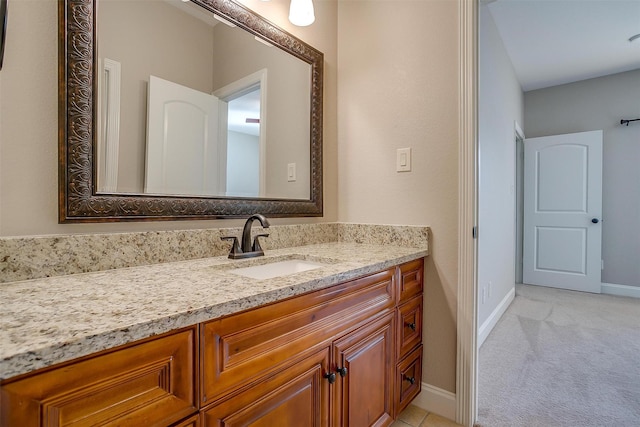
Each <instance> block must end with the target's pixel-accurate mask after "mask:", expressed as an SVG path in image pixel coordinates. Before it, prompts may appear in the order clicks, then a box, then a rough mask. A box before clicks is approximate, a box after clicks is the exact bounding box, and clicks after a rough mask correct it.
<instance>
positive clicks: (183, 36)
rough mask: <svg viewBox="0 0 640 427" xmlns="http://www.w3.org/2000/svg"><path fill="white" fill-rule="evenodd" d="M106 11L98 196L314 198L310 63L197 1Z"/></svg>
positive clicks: (136, 0)
mask: <svg viewBox="0 0 640 427" xmlns="http://www.w3.org/2000/svg"><path fill="white" fill-rule="evenodd" d="M97 11H98V13H97V19H96V26H97V32H96V41H97V51H96V56H97V70H98V73H97V85H98V88H97V89H98V91H97V92H98V96H97V103H96V105H97V110H98V111H97V114H96V120H97V127H96V159H95V162H96V175H95V177H96V192H97V193H98V194H144V195H175V196H214V197H248V198H269V199H303V200H308V199H309V198H310V188H311V161H310V145H311V139H310V133H311V130H310V114H311V111H310V110H311V81H312V67H311V64H310V63H308V62H305V61H303V60H302V59H300V58H298V57H296V56H294V55H292V54H290V53H288V52H286V51H284V50H283V49H281V48H279V47H277V46H274V45H273V44H271V43H269V42H268V41H266V40H265V39H264V38H263V37H259V36H257V35H255V34H253V33H251V32H248V31H246V30H245V29H243V28H241V27H239V26H237V25H236V24H234V23H232V22H231V21H229V20H228V19H224V18H222V19H221V17H220V16H217V15H214V14H213V13H211V11H209V10H206V9H205V8H204V7H202V6H200V5H197V4H194V3H192V2H189V1H187V2H183V1H181V0H152V1H140V0H98V3H97Z"/></svg>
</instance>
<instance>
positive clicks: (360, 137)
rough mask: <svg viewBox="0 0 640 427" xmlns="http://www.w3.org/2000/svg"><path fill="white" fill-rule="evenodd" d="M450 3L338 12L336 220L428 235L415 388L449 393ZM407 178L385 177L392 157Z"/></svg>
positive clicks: (453, 222)
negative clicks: (410, 228) (404, 153)
mask: <svg viewBox="0 0 640 427" xmlns="http://www.w3.org/2000/svg"><path fill="white" fill-rule="evenodd" d="M457 7H458V6H457V2H455V1H450V0H441V1H439V0H430V1H410V0H408V1H405V0H394V1H341V2H339V4H338V16H339V22H338V45H339V49H338V63H339V68H338V76H339V84H338V93H339V98H338V116H339V123H338V147H339V155H338V176H339V181H338V182H339V190H338V194H339V196H338V212H339V214H338V218H339V220H340V221H345V222H365V223H383V224H408V225H428V226H430V227H431V229H432V233H433V234H432V241H431V242H432V245H431V248H432V254H433V255H432V256H430V257H429V258H428V259H427V265H426V269H427V270H426V274H425V276H426V294H425V336H424V338H425V343H426V345H425V352H424V357H425V362H424V368H425V370H424V373H425V375H424V381H425V382H427V383H429V384H431V385H434V386H436V387H440V388H443V389H445V390H448V391H451V392H455V369H456V293H457V261H456V260H457V221H458V212H457V209H458V202H457V197H458V168H457V165H458V133H457V129H458V127H457V123H458V122H457V120H458V69H459V59H458V33H459V31H458V9H457ZM403 147H410V148H411V149H412V157H413V161H412V171H411V172H404V173H397V172H396V171H395V164H396V149H398V148H403Z"/></svg>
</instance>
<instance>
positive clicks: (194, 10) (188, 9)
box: [164, 0, 220, 27]
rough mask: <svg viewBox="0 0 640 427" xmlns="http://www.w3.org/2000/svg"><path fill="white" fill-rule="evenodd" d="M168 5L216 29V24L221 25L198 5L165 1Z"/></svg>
mask: <svg viewBox="0 0 640 427" xmlns="http://www.w3.org/2000/svg"><path fill="white" fill-rule="evenodd" d="M164 1H165V2H166V3H169V4H170V5H171V6H175V7H177V8H178V9H180V10H181V11H183V12H185V13H187V14H189V15H191V16H193V17H196V18H198V19H200V20H201V21H202V22H205V23H206V24H209V25H210V26H211V27H214V26H215V25H216V24H219V23H220V21H217V20H216V19H214V17H213V14H211V13H204V12H203V10H202V8H201V7H200V6H198V5H196V4H193V3H191V2H190V1H183V0H164Z"/></svg>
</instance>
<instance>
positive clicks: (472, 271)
mask: <svg viewBox="0 0 640 427" xmlns="http://www.w3.org/2000/svg"><path fill="white" fill-rule="evenodd" d="M479 1H480V0H473V1H468V0H458V11H459V12H458V14H459V15H458V16H459V27H460V30H459V31H460V34H459V49H458V51H459V55H460V56H459V98H458V104H459V113H458V135H459V147H458V148H459V154H458V301H457V302H458V304H457V321H456V329H457V354H456V422H458V423H460V424H462V425H464V426H468V427H471V426H472V425H473V423H474V422H475V421H476V418H477V388H478V385H477V384H478V375H477V367H478V362H477V360H478V357H477V356H478V347H477V344H476V343H477V332H478V328H477V322H478V314H477V299H478V275H477V272H478V264H477V258H478V245H477V243H478V241H477V239H476V238H475V236H476V230H477V229H476V227H477V224H478V221H477V218H478V203H477V201H478V149H477V147H478V10H479Z"/></svg>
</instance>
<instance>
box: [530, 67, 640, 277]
mask: <svg viewBox="0 0 640 427" xmlns="http://www.w3.org/2000/svg"><path fill="white" fill-rule="evenodd" d="M524 112H525V113H524V133H525V135H526V137H527V138H534V137H539V136H548V135H559V134H566V133H574V132H585V131H591V130H598V129H602V130H603V131H604V141H603V176H602V203H603V208H602V210H603V212H602V217H603V223H602V258H603V260H604V270H603V271H602V282H603V283H613V284H618V285H628V286H638V287H640V122H632V123H631V124H630V125H629V126H623V125H620V119H635V118H640V70H635V71H628V72H625V73H620V74H614V75H610V76H605V77H599V78H595V79H589V80H583V81H580V82H576V83H570V84H565V85H561V86H555V87H550V88H546V89H539V90H534V91H530V92H526V93H525V95H524Z"/></svg>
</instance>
